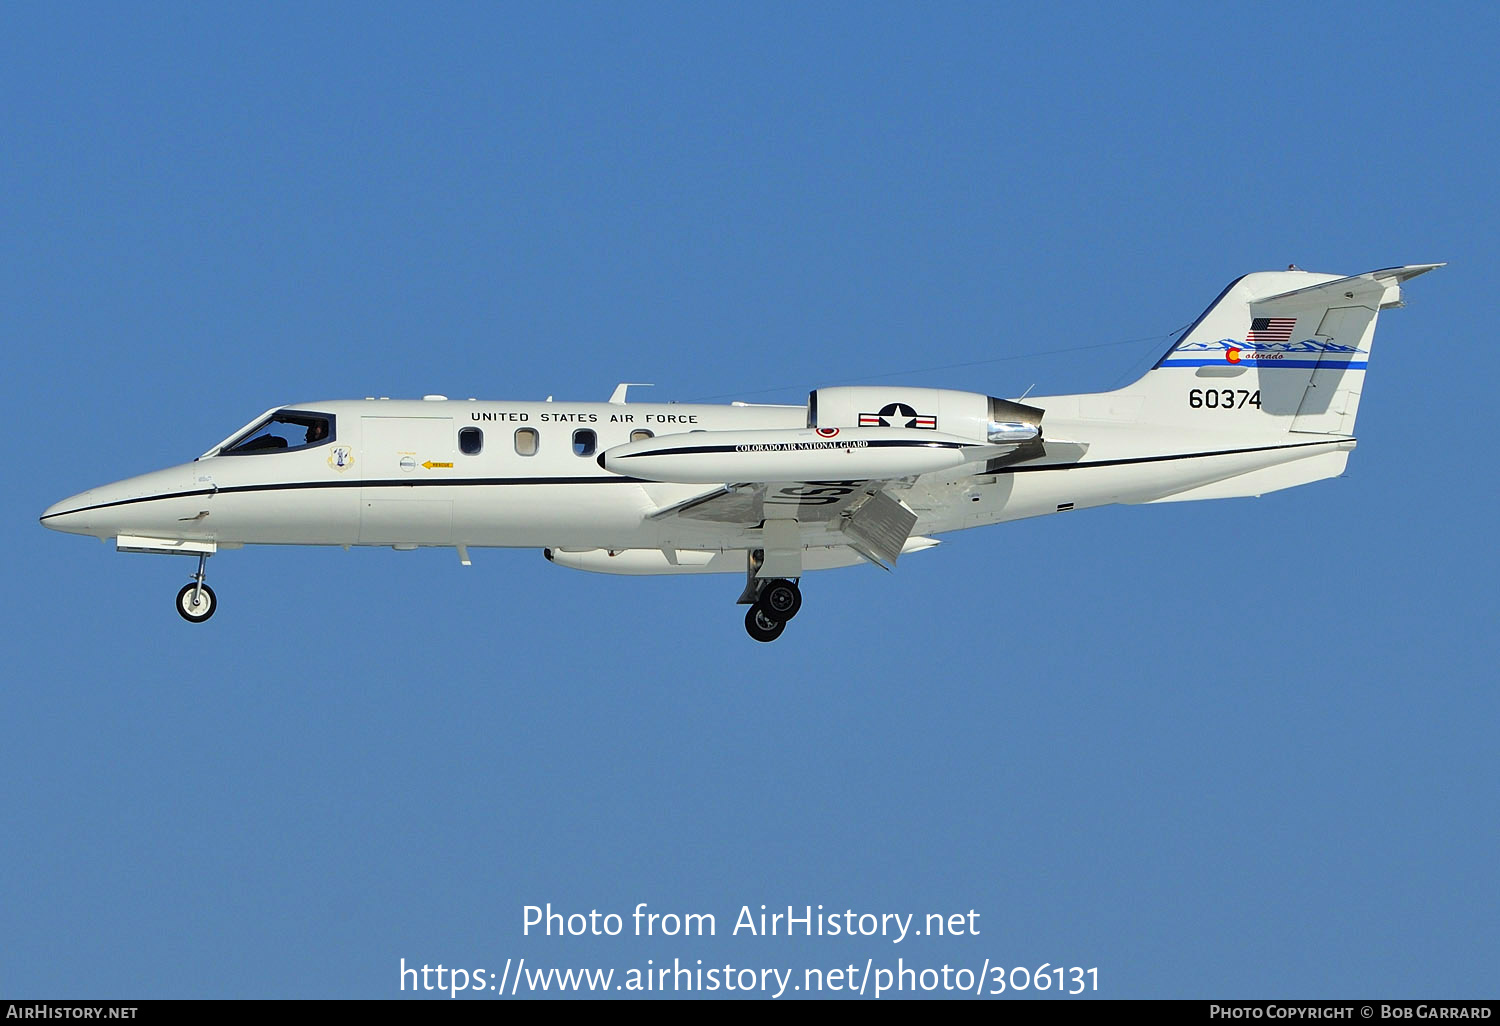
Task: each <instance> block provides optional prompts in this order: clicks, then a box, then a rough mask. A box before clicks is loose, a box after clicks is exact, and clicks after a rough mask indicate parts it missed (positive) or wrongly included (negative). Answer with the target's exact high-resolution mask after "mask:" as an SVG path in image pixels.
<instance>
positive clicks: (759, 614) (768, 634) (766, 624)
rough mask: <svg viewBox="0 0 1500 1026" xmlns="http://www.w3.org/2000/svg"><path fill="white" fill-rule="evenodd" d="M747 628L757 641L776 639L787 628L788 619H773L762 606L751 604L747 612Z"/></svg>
mask: <svg viewBox="0 0 1500 1026" xmlns="http://www.w3.org/2000/svg"><path fill="white" fill-rule="evenodd" d="M745 630H746V631H747V632H748V633H749V635H750V636H751V637H752V638H754V639H755V640H756V641H775V640H776V639H777V638H779V637H781V632H782V631H784V630H786V621H785V620H773V619H771V618H770V617H769V616H767V615H766V611H765V610H764V609H761V608H760V606H751V607H750V608H749V610H747V611H746V613H745Z"/></svg>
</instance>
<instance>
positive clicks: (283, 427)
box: [219, 410, 334, 456]
mask: <svg viewBox="0 0 1500 1026" xmlns="http://www.w3.org/2000/svg"><path fill="white" fill-rule="evenodd" d="M333 424H334V420H333V416H332V415H331V414H326V413H303V412H300V411H297V410H278V411H277V412H275V413H273V414H271V415H270V416H269V417H267V418H266V419H265V420H263V421H261V422H260V423H259V424H257V425H255V426H254V427H253V428H251V429H250V430H249V431H246V432H244V433H243V434H241V435H240V436H239V437H238V438H236V439H235V440H234V441H232V442H230V443H229V444H228V445H226V446H224V447H223V448H222V449H220V450H219V455H220V456H248V455H253V454H255V453H263V452H288V451H290V450H292V449H310V448H312V447H313V446H317V445H327V444H328V443H329V442H331V441H333Z"/></svg>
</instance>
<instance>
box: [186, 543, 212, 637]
mask: <svg viewBox="0 0 1500 1026" xmlns="http://www.w3.org/2000/svg"><path fill="white" fill-rule="evenodd" d="M207 564H208V554H207V553H200V554H199V556H198V572H197V573H195V574H194V575H193V582H192V583H191V584H187V585H184V586H183V588H182V590H181V591H179V592H178V593H177V612H178V613H179V614H180V615H181V616H182V618H183V619H184V620H186V621H188V622H189V623H202V622H203V621H204V620H207V619H208V618H209V617H210V616H213V615H214V610H215V609H217V608H219V600H218V598H217V597H215V595H214V590H213V589H212V588H210V587H209V586H208V585H206V584H204V583H203V571H204V568H205V567H206V565H207Z"/></svg>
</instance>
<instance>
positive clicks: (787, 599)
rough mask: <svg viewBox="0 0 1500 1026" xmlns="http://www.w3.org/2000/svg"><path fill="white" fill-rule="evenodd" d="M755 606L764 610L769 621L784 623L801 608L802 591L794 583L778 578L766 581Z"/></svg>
mask: <svg viewBox="0 0 1500 1026" xmlns="http://www.w3.org/2000/svg"><path fill="white" fill-rule="evenodd" d="M755 604H756V605H758V606H759V607H760V608H761V609H764V610H765V611H766V615H767V616H768V617H770V618H771V619H773V620H780V621H781V622H782V623H786V622H787V621H788V620H790V619H791V618H792V617H794V616H796V615H797V611H798V610H799V609H801V608H802V589H800V588H798V587H797V585H796V584H795V583H794V582H792V581H787V580H782V579H780V578H777V579H776V580H774V581H767V582H766V586H765V587H764V588H762V589H761V590H760V598H759V599H757V600H756V603H755Z"/></svg>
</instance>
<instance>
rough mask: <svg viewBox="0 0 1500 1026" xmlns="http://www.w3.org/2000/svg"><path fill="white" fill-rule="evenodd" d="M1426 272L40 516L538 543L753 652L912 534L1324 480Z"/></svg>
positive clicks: (152, 492)
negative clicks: (717, 401) (961, 375)
mask: <svg viewBox="0 0 1500 1026" xmlns="http://www.w3.org/2000/svg"><path fill="white" fill-rule="evenodd" d="M1440 266H1442V265H1441V264H1415V265H1411V266H1407V267H1394V268H1389V269H1386V270H1380V271H1371V272H1369V273H1367V274H1357V275H1354V276H1352V277H1340V276H1338V275H1333V274H1314V273H1310V272H1306V271H1300V270H1296V269H1291V270H1286V271H1269V272H1258V273H1254V274H1248V275H1246V276H1244V277H1243V278H1240V279H1239V280H1238V281H1235V282H1234V283H1232V284H1231V285H1230V286H1229V287H1228V288H1226V289H1225V290H1224V292H1223V293H1222V294H1221V295H1220V296H1219V298H1218V299H1217V300H1216V301H1215V302H1214V304H1213V305H1212V306H1210V307H1209V308H1208V310H1207V311H1206V312H1205V313H1204V314H1203V315H1202V316H1201V317H1199V318H1198V320H1197V321H1195V322H1194V323H1193V325H1192V326H1191V327H1190V328H1188V330H1187V331H1186V332H1184V333H1183V334H1182V335H1181V337H1180V338H1178V339H1177V341H1176V342H1174V343H1173V345H1172V347H1171V348H1170V349H1169V350H1168V351H1167V352H1166V353H1165V354H1164V355H1163V356H1162V357H1161V359H1160V360H1158V361H1157V363H1156V365H1155V366H1154V367H1153V368H1152V369H1151V370H1150V371H1149V372H1148V373H1146V374H1145V375H1144V376H1143V377H1141V378H1140V380H1138V381H1136V382H1135V383H1134V384H1132V385H1128V386H1126V387H1124V388H1121V389H1118V390H1116V391H1113V392H1100V393H1092V394H1085V395H1061V396H1048V397H1036V398H1027V399H1026V401H1025V402H1021V401H1014V400H1009V399H997V398H995V397H993V396H987V395H983V394H980V393H976V392H959V391H950V390H944V389H930V388H903V387H895V386H892V387H886V386H870V387H853V388H847V387H846V388H821V389H818V390H817V391H814V392H813V393H812V394H811V395H810V396H809V398H808V403H807V405H806V406H762V405H749V404H745V403H734V404H731V405H729V406H722V405H717V406H708V405H690V404H677V403H665V404H656V403H634V402H627V391H628V388H629V385H626V384H622V385H620V386H619V388H617V389H616V390H615V393H614V395H613V396H612V397H611V398H610V400H609V401H608V402H605V403H568V402H552V401H550V400H549V401H547V402H489V401H480V400H474V399H470V400H467V401H450V400H448V399H446V398H445V397H443V396H436V395H429V396H425V397H424V398H422V399H421V400H391V399H364V400H335V401H332V402H314V403H299V404H297V405H295V406H281V407H276V408H274V409H272V410H268V411H267V412H266V413H264V414H262V415H261V416H259V417H256V418H255V419H254V420H253V421H251V422H250V423H249V424H247V425H246V426H245V427H244V428H242V429H241V430H239V431H236V432H235V433H234V434H232V435H230V436H229V437H228V438H227V439H225V440H224V441H223V442H221V443H220V444H218V445H216V446H214V447H213V448H212V449H210V450H209V451H208V452H206V453H204V454H203V455H202V456H199V457H198V458H197V459H196V460H193V461H192V462H190V463H184V464H181V465H179V466H175V467H169V468H167V469H165V470H157V471H154V472H152V473H149V474H143V475H141V476H139V477H132V478H128V479H126V480H124V481H118V482H116V483H114V484H110V485H104V486H102V487H99V488H94V489H91V490H89V491H86V492H83V493H81V494H79V495H74V496H72V497H71V498H68V499H64V500H63V501H62V502H59V503H57V504H56V505H55V506H53V507H51V508H50V509H48V510H47V511H46V512H45V513H44V514H42V518H41V520H42V523H43V524H44V525H46V526H47V527H50V528H52V529H54V530H57V531H67V532H70V533H73V534H85V535H94V536H96V537H99V538H114V539H115V543H116V547H117V548H118V549H119V550H120V551H122V552H153V553H173V554H186V555H190V556H196V557H197V559H198V562H197V572H196V573H194V574H193V575H192V580H191V582H190V583H189V584H187V585H186V586H185V587H183V589H182V590H181V591H180V592H179V593H178V594H177V611H178V612H179V613H180V614H181V615H182V616H183V617H184V618H185V619H187V620H189V621H191V622H194V623H201V622H203V621H204V620H207V619H208V618H209V617H210V616H212V615H213V613H214V610H215V609H216V608H217V605H218V600H217V598H216V597H215V595H214V592H213V589H211V588H210V587H209V586H208V585H207V584H206V583H204V569H205V566H206V563H207V559H208V557H209V556H211V555H213V554H214V553H217V552H220V551H223V550H226V549H238V548H241V547H242V546H245V545H341V546H343V547H345V548H348V547H349V546H351V545H388V546H391V547H392V548H396V549H416V548H419V547H422V546H443V547H448V548H453V549H456V550H457V553H458V557H459V559H460V560H461V561H462V562H463V564H464V565H465V566H467V565H469V553H470V550H471V549H475V548H480V547H485V546H499V547H507V548H539V549H542V550H543V551H544V553H545V555H546V557H547V559H549V560H551V561H552V562H553V563H556V564H558V565H560V566H567V567H573V568H575V569H578V570H591V571H596V572H601V573H614V574H704V573H734V574H740V575H742V576H743V577H744V578H745V587H744V590H743V591H742V592H741V593H740V596H739V602H740V603H741V604H744V605H747V606H749V607H750V608H749V609H748V611H747V613H746V616H745V628H746V630H747V631H749V633H750V636H751V637H752V638H754V639H756V640H757V641H772V640H774V639H775V638H777V637H778V636H779V635H780V634H781V632H782V630H783V628H784V627H785V626H786V623H787V622H788V621H789V620H791V619H792V618H793V617H794V616H796V615H797V612H798V610H799V609H800V608H801V605H802V595H801V591H800V589H799V586H798V582H799V580H800V578H801V577H802V576H803V574H805V573H806V572H807V571H809V570H825V569H830V568H833V567H843V566H851V565H855V564H859V563H865V562H868V563H874V564H876V565H877V566H881V567H884V568H886V569H890V568H891V567H893V566H894V565H895V564H896V561H897V560H898V559H899V558H900V557H901V556H903V555H906V554H907V553H911V552H917V551H920V550H922V549H926V548H930V547H932V546H934V545H936V544H938V541H937V539H936V537H935V536H936V535H940V534H944V533H946V532H949V531H958V530H962V529H964V528H969V527H982V526H984V525H987V524H996V523H1000V522H1002V521H1007V520H1018V519H1021V518H1022V517H1034V516H1040V515H1043V514H1048V513H1061V512H1064V511H1068V510H1077V509H1085V508H1088V507H1090V506H1103V505H1108V504H1110V503H1118V502H1124V503H1145V502H1177V501H1181V500H1188V499H1222V498H1230V497H1233V496H1250V495H1261V494H1264V493H1266V492H1273V491H1277V490H1279V489H1282V488H1290V487H1292V486H1293V485H1300V484H1306V483H1308V482H1311V481H1318V480H1321V479H1323V478H1327V477H1335V476H1337V475H1339V474H1341V473H1342V472H1343V470H1344V463H1345V461H1346V460H1347V459H1348V457H1349V451H1350V450H1351V449H1353V448H1354V444H1355V441H1354V417H1355V413H1356V412H1357V411H1358V409H1359V398H1360V393H1361V392H1363V391H1364V379H1365V370H1366V367H1367V365H1368V361H1369V358H1370V350H1371V348H1372V342H1373V339H1374V336H1375V321H1376V318H1377V317H1378V315H1379V312H1380V311H1381V310H1384V309H1386V308H1388V307H1392V306H1399V305H1401V284H1402V283H1403V282H1405V281H1406V280H1407V279H1410V278H1414V277H1416V276H1417V275H1419V274H1423V273H1425V272H1427V271H1430V270H1432V269H1433V268H1436V267H1440Z"/></svg>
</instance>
